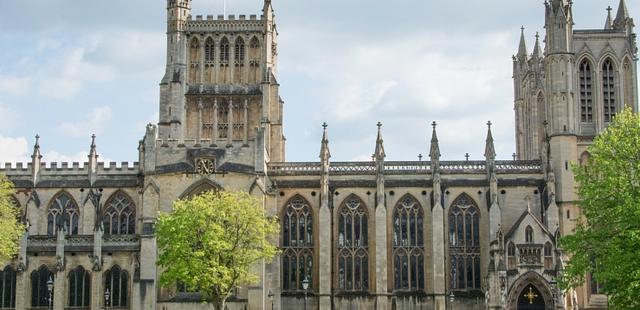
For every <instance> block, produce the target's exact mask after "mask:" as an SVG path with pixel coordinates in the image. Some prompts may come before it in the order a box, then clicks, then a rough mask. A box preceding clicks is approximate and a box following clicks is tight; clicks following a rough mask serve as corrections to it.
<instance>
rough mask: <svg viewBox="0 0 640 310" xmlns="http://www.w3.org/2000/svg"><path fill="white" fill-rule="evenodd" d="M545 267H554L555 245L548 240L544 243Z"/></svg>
mask: <svg viewBox="0 0 640 310" xmlns="http://www.w3.org/2000/svg"><path fill="white" fill-rule="evenodd" d="M543 254H544V268H545V269H552V268H553V247H552V246H551V242H547V243H545V244H544V250H543Z"/></svg>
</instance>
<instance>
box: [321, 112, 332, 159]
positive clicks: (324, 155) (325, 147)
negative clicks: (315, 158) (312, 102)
mask: <svg viewBox="0 0 640 310" xmlns="http://www.w3.org/2000/svg"><path fill="white" fill-rule="evenodd" d="M327 127H329V125H327V123H326V122H325V123H322V142H321V144H322V146H321V147H320V160H321V161H322V162H323V163H325V162H328V161H329V158H331V152H329V139H328V137H327Z"/></svg>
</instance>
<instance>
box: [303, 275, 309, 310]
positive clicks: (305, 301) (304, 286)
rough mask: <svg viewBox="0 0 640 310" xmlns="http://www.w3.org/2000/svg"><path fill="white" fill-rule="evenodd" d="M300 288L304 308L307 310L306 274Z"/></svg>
mask: <svg viewBox="0 0 640 310" xmlns="http://www.w3.org/2000/svg"><path fill="white" fill-rule="evenodd" d="M302 289H303V290H304V310H307V290H308V289H309V277H307V276H305V277H304V280H302Z"/></svg>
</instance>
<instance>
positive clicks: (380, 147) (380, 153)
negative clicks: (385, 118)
mask: <svg viewBox="0 0 640 310" xmlns="http://www.w3.org/2000/svg"><path fill="white" fill-rule="evenodd" d="M377 126H378V138H377V139H376V151H375V153H374V154H373V156H374V157H375V158H376V160H384V158H385V157H386V156H387V155H386V154H385V152H384V144H383V142H384V141H383V140H382V123H381V122H378V124H377Z"/></svg>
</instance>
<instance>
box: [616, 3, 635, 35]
mask: <svg viewBox="0 0 640 310" xmlns="http://www.w3.org/2000/svg"><path fill="white" fill-rule="evenodd" d="M630 19H631V18H630V16H629V10H627V4H626V2H625V1H624V0H620V4H618V13H617V14H616V19H614V20H613V28H614V29H616V30H625V27H626V26H627V23H628V22H629V21H630Z"/></svg>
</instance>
